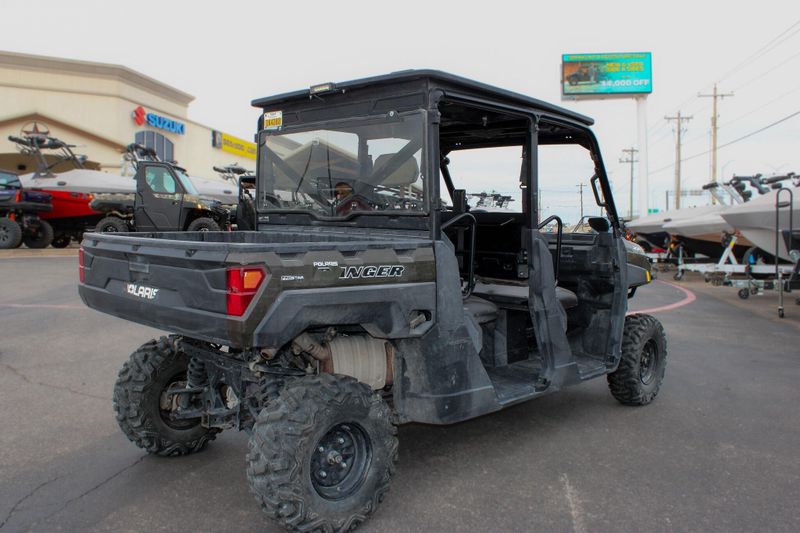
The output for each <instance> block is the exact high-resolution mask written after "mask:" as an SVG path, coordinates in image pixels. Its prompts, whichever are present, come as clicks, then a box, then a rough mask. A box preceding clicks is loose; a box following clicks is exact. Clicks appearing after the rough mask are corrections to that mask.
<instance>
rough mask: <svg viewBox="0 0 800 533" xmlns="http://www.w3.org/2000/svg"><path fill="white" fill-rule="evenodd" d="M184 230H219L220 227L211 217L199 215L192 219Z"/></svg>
mask: <svg viewBox="0 0 800 533" xmlns="http://www.w3.org/2000/svg"><path fill="white" fill-rule="evenodd" d="M186 231H220V227H219V224H217V222H216V221H215V220H214V219H213V218H208V217H200V218H196V219H194V220H192V222H191V224H189V227H188V228H186Z"/></svg>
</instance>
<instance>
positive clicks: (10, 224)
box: [0, 217, 22, 250]
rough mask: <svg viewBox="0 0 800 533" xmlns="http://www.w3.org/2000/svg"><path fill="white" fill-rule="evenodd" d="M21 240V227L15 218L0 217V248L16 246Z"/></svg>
mask: <svg viewBox="0 0 800 533" xmlns="http://www.w3.org/2000/svg"><path fill="white" fill-rule="evenodd" d="M21 242H22V228H20V227H19V224H17V221H16V220H11V219H10V218H5V217H0V250H10V249H12V248H16V247H18V246H19V245H20V243H21Z"/></svg>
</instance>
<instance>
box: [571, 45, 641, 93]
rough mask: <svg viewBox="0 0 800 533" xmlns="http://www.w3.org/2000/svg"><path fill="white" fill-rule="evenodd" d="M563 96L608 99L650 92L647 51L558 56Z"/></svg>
mask: <svg viewBox="0 0 800 533" xmlns="http://www.w3.org/2000/svg"><path fill="white" fill-rule="evenodd" d="M561 92H562V94H563V95H564V96H603V95H607V96H611V95H615V94H619V95H625V94H634V95H635V94H649V93H651V92H653V65H652V58H651V56H650V52H634V53H621V54H564V55H562V56H561Z"/></svg>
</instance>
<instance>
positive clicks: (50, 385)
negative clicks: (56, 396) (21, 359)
mask: <svg viewBox="0 0 800 533" xmlns="http://www.w3.org/2000/svg"><path fill="white" fill-rule="evenodd" d="M0 367H3V368H7V369H8V370H10V371H11V373H12V374H14V375H15V376H17V377H18V378H20V379H21V380H23V381H24V382H26V383H29V384H31V385H39V386H41V387H47V388H50V389H56V390H62V391H66V392H71V393H72V394H77V395H79V396H86V397H87V398H94V399H95V400H103V401H104V402H107V401H108V400H109V399H108V398H104V397H103V396H97V395H96V394H90V393H88V392H82V391H79V390H75V389H72V388H70V387H67V386H64V385H55V384H53V383H45V382H43V381H36V380H33V379H31V378H30V377H28V376H27V375H26V374H25V373H24V372H22V371H21V370H20V369H18V368H15V367H13V366H11V365H9V364H8V363H2V362H0Z"/></svg>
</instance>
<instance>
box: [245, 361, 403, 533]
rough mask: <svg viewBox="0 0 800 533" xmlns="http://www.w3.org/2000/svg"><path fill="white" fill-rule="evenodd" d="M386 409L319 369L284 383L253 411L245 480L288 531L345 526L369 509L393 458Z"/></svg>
mask: <svg viewBox="0 0 800 533" xmlns="http://www.w3.org/2000/svg"><path fill="white" fill-rule="evenodd" d="M390 418H391V414H390V410H389V407H388V406H387V405H386V403H385V402H384V401H383V400H382V399H381V398H380V396H379V395H378V394H376V393H375V392H373V391H372V390H370V388H369V387H368V386H366V385H364V384H363V383H359V382H358V381H356V380H355V379H353V378H350V377H345V376H334V375H331V374H321V375H319V376H315V377H307V378H301V379H298V380H294V381H290V382H288V383H287V384H286V385H285V386H284V388H283V389H282V390H281V392H280V396H279V397H278V398H277V399H276V400H275V401H273V402H270V404H268V405H267V407H266V408H264V409H263V410H262V411H261V414H260V415H259V416H258V420H257V421H256V424H255V426H254V427H253V433H252V436H251V437H250V453H249V454H248V456H247V462H248V468H247V479H248V481H249V482H250V488H251V490H252V491H253V493H254V494H255V496H256V499H257V500H258V501H259V503H260V504H261V507H262V508H263V509H264V511H266V512H267V514H269V515H270V516H271V517H272V518H273V519H274V520H276V521H278V522H279V523H281V524H282V525H284V526H285V527H288V528H289V529H291V530H293V531H306V530H308V531H311V530H314V531H350V530H351V529H353V528H355V527H356V526H358V525H359V524H360V523H362V522H363V521H364V520H366V519H367V517H368V516H369V515H371V514H372V513H373V512H375V510H376V508H377V506H378V504H379V503H380V502H381V501H382V500H383V497H384V494H385V493H386V491H387V490H388V488H389V482H390V480H391V477H392V474H393V473H394V463H395V461H396V460H397V437H396V436H395V435H396V432H397V430H396V429H395V427H394V426H393V425H392V423H391V419H390Z"/></svg>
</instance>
